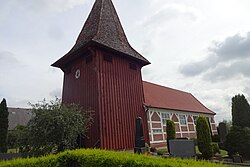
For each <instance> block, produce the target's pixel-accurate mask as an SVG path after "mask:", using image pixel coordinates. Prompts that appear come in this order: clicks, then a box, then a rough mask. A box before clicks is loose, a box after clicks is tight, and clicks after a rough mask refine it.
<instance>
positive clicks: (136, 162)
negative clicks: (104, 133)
mask: <svg viewBox="0 0 250 167" xmlns="http://www.w3.org/2000/svg"><path fill="white" fill-rule="evenodd" d="M8 166H11V167H17V166H18V167H24V166H25V167H45V166H46V167H52V166H60V167H80V166H88V167H96V166H98V167H107V166H120V167H125V166H129V167H141V166H145V167H151V166H157V167H161V166H168V167H174V166H179V167H190V166H192V167H200V166H205V167H223V166H224V165H222V164H215V163H209V162H206V161H195V160H187V159H175V158H169V159H163V158H154V157H151V156H147V155H138V154H131V153H127V152H113V151H105V150H91V149H86V150H75V151H66V152H62V153H59V154H57V155H50V156H47V157H41V158H30V159H17V160H12V161H5V162H0V167H8Z"/></svg>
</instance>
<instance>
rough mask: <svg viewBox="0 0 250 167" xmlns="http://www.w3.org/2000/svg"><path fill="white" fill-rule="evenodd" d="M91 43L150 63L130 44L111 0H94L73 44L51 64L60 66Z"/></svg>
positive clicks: (144, 63)
mask: <svg viewBox="0 0 250 167" xmlns="http://www.w3.org/2000/svg"><path fill="white" fill-rule="evenodd" d="M91 43H92V44H93V43H94V44H98V45H101V46H103V47H107V48H110V49H112V50H114V51H117V52H120V53H121V54H124V55H125V56H127V57H130V58H133V59H135V60H137V61H139V62H140V63H141V64H142V65H147V64H150V62H149V61H148V60H147V59H145V58H144V57H143V56H142V55H141V54H139V53H138V52H137V51H136V50H134V49H133V48H132V47H131V46H130V44H129V42H128V40H127V37H126V35H125V33H124V30H123V28H122V25H121V22H120V20H119V17H118V15H117V13H116V10H115V8H114V5H113V3H112V1H111V0H96V1H95V4H94V6H93V8H92V10H91V12H90V14H89V16H88V18H87V20H86V22H85V24H84V26H83V28H82V30H81V32H80V34H79V36H78V38H77V40H76V43H75V45H74V46H73V48H72V49H71V50H70V51H69V52H68V53H67V54H66V55H65V56H64V57H62V58H61V59H59V60H58V61H57V62H55V63H54V64H52V66H55V67H62V65H63V63H64V62H65V61H66V59H69V56H70V55H71V54H72V53H74V52H75V51H77V50H78V49H80V48H83V47H86V46H88V45H89V44H91Z"/></svg>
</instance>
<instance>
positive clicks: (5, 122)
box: [0, 99, 9, 153]
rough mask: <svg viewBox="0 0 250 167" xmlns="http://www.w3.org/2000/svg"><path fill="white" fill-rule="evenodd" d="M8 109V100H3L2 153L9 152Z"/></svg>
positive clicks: (0, 107) (0, 111)
mask: <svg viewBox="0 0 250 167" xmlns="http://www.w3.org/2000/svg"><path fill="white" fill-rule="evenodd" d="M8 116H9V112H8V108H7V103H6V100H5V99H3V100H2V102H1V104H0V152H2V153H6V152H7V135H8V127H9V122H8Z"/></svg>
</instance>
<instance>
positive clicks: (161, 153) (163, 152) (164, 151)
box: [157, 149, 168, 155]
mask: <svg viewBox="0 0 250 167" xmlns="http://www.w3.org/2000/svg"><path fill="white" fill-rule="evenodd" d="M166 153H168V150H167V149H158V150H157V154H158V155H164V154H166Z"/></svg>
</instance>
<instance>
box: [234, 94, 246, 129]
mask: <svg viewBox="0 0 250 167" xmlns="http://www.w3.org/2000/svg"><path fill="white" fill-rule="evenodd" d="M249 120H250V106H249V103H248V102H247V100H246V98H245V96H244V95H236V96H234V97H233V98H232V121H233V126H239V127H242V128H244V127H250V121H249Z"/></svg>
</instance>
